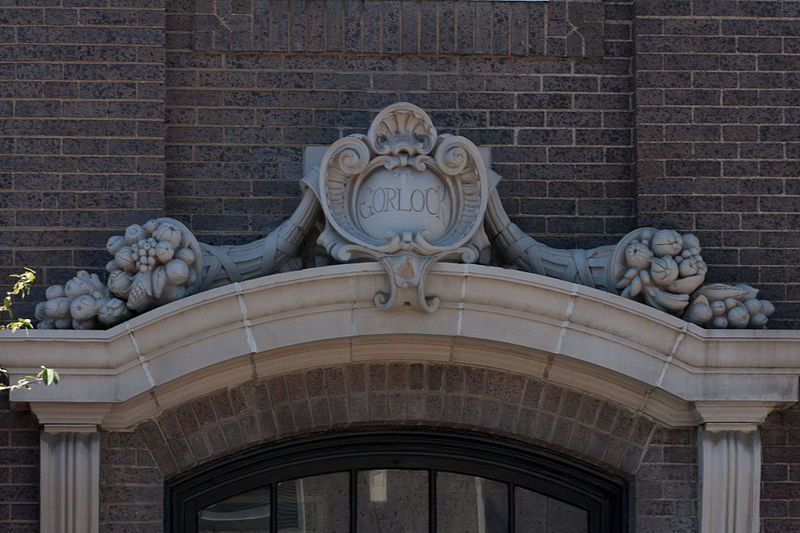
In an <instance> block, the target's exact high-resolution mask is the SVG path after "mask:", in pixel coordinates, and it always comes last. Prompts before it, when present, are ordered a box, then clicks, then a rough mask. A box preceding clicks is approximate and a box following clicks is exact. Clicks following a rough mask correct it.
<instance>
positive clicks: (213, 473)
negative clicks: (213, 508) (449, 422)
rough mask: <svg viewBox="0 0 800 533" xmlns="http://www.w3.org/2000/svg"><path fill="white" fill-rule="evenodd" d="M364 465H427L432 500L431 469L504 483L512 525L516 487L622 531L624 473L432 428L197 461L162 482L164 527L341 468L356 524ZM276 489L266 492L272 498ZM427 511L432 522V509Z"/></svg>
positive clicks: (344, 435)
mask: <svg viewBox="0 0 800 533" xmlns="http://www.w3.org/2000/svg"><path fill="white" fill-rule="evenodd" d="M369 469H413V470H428V471H429V472H430V473H431V475H430V476H429V479H430V480H431V481H430V486H431V496H430V498H435V494H434V493H435V475H433V474H434V472H435V471H447V472H456V473H461V474H467V475H473V476H480V477H485V478H489V479H495V480H498V481H503V482H507V483H509V503H510V506H509V514H510V516H511V522H512V526H511V527H512V528H513V517H514V509H513V500H514V498H513V493H514V487H515V486H519V487H523V488H526V489H529V490H533V491H535V492H538V493H541V494H544V495H546V496H548V497H551V498H555V499H558V500H562V501H564V502H566V503H569V504H570V505H575V506H578V507H581V508H583V509H586V510H587V512H588V516H589V532H590V533H627V532H628V523H627V522H628V520H627V517H628V505H629V502H628V499H629V496H628V482H627V480H626V479H625V478H623V477H622V476H620V475H617V474H616V473H613V472H608V471H606V470H603V469H601V468H599V467H597V466H595V465H592V464H590V463H587V462H585V461H581V460H579V459H576V458H573V457H569V456H566V455H563V454H561V453H558V452H555V451H553V450H549V449H546V448H542V447H539V446H535V445H533V444H529V443H524V442H521V441H518V440H514V439H510V438H506V437H500V436H496V435H490V434H485V433H478V432H474V431H466V430H456V429H448V428H430V427H362V428H351V429H347V430H337V431H328V432H323V433H315V434H310V435H305V436H301V437H292V438H287V439H282V440H279V441H275V442H271V443H266V444H262V445H258V446H255V447H252V448H249V449H246V450H243V451H240V452H237V453H234V454H231V455H229V456H226V457H223V458H221V459H218V460H216V461H212V462H210V463H207V464H204V465H201V466H198V467H196V468H194V469H192V470H190V471H188V472H185V473H182V474H179V475H177V476H175V477H173V478H171V479H169V480H167V481H166V482H165V491H164V531H165V532H166V533H195V532H196V527H197V524H196V521H197V513H198V511H199V510H200V509H203V508H204V507H206V506H208V505H210V504H212V503H215V502H218V501H221V500H224V499H225V498H228V497H230V496H233V495H235V494H239V493H242V492H246V491H249V490H252V489H256V488H258V487H263V486H265V485H268V484H276V483H278V482H280V481H286V480H290V479H296V478H302V477H306V476H313V475H320V474H329V473H334V472H342V471H350V472H351V475H350V486H351V490H350V499H351V506H350V507H351V510H350V512H351V523H352V524H355V520H354V518H355V505H354V504H353V502H354V500H353V499H354V497H355V490H354V489H355V487H354V484H355V482H356V480H355V478H356V476H355V472H356V471H358V470H369ZM273 486H274V485H273ZM275 492H276V491H274V490H272V491H271V498H273V503H274V498H275ZM271 508H272V509H275V508H276V507H271ZM273 514H274V513H273ZM430 515H431V517H430V522H431V524H432V525H433V524H435V520H436V516H435V506H432V507H431V511H430ZM431 531H435V530H434V529H431ZM512 531H513V529H512Z"/></svg>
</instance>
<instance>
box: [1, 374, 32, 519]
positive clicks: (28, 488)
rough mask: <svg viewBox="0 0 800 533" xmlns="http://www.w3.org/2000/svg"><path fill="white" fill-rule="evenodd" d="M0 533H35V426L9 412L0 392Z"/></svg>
mask: <svg viewBox="0 0 800 533" xmlns="http://www.w3.org/2000/svg"><path fill="white" fill-rule="evenodd" d="M1 382H2V381H0V383H1ZM0 531H9V532H11V531H13V532H15V533H22V532H25V533H37V532H38V531H39V425H38V423H37V422H36V418H35V417H34V416H33V415H32V414H31V413H29V412H20V411H14V410H11V409H9V405H8V393H7V392H0Z"/></svg>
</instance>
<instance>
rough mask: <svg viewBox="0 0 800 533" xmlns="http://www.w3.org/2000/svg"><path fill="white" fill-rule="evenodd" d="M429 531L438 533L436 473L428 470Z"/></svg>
mask: <svg viewBox="0 0 800 533" xmlns="http://www.w3.org/2000/svg"><path fill="white" fill-rule="evenodd" d="M428 531H429V532H430V533H436V471H435V470H428Z"/></svg>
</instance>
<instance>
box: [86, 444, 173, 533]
mask: <svg viewBox="0 0 800 533" xmlns="http://www.w3.org/2000/svg"><path fill="white" fill-rule="evenodd" d="M163 509H164V479H163V477H162V476H161V473H160V472H159V470H158V468H156V466H155V462H154V461H153V457H152V455H150V452H149V451H148V450H147V449H145V447H144V444H143V442H142V440H141V437H140V436H139V434H138V433H120V432H114V433H110V432H107V431H103V432H101V433H100V531H101V533H133V532H136V533H139V532H142V533H143V532H150V531H152V532H154V533H155V532H161V531H163V526H164V512H163Z"/></svg>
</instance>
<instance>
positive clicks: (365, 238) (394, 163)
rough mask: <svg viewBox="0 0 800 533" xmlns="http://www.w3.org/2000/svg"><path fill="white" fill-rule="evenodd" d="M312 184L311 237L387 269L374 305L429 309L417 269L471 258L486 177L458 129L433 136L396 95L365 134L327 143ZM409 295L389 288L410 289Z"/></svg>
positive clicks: (338, 255) (344, 256) (338, 253)
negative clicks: (314, 226)
mask: <svg viewBox="0 0 800 533" xmlns="http://www.w3.org/2000/svg"><path fill="white" fill-rule="evenodd" d="M318 191H319V194H320V197H321V198H320V201H321V203H322V208H323V211H324V212H325V217H326V221H327V222H326V224H327V225H326V228H325V231H324V232H323V234H322V235H321V236H320V238H319V241H318V242H319V243H320V244H321V245H322V246H323V247H325V249H326V250H327V251H328V253H329V254H330V255H331V256H332V257H333V258H334V259H336V260H338V261H342V262H349V261H353V260H359V259H363V258H371V259H375V260H378V261H379V262H380V263H381V264H382V265H383V266H384V268H386V271H387V273H388V275H389V277H390V280H391V282H392V283H391V290H390V292H389V293H379V294H378V295H376V304H377V305H378V306H379V307H381V308H384V309H385V308H388V307H391V306H393V305H396V304H399V305H406V304H407V305H411V306H412V307H417V306H418V307H421V308H423V309H425V310H428V311H433V310H434V309H436V307H437V306H438V300H437V299H436V298H435V297H427V296H425V294H424V289H423V284H424V277H425V274H426V273H427V271H428V270H429V269H430V267H431V266H432V265H433V264H434V263H435V262H436V261H438V260H440V259H458V260H461V261H463V262H465V263H471V262H475V261H477V260H478V257H479V255H480V248H481V244H480V243H483V242H484V241H486V238H485V235H484V234H483V229H482V222H483V215H484V212H485V210H486V203H487V199H488V176H487V171H486V166H485V164H484V162H483V158H482V157H481V155H480V153H479V152H478V148H477V147H476V146H475V145H474V144H473V143H472V142H471V141H469V140H468V139H466V138H464V137H460V136H451V135H438V134H437V133H436V128H434V126H433V124H432V122H431V120H430V117H428V115H427V114H426V113H425V112H424V111H423V110H422V109H420V108H418V107H416V106H414V105H412V104H408V103H398V104H394V105H392V106H389V107H387V108H386V109H384V110H383V111H382V112H381V113H379V114H378V116H377V117H375V120H374V121H373V122H372V125H371V126H370V129H369V131H368V132H367V135H351V136H349V137H345V138H343V139H340V140H339V141H337V142H335V143H334V144H332V145H331V147H330V148H329V149H328V151H327V152H326V153H325V156H324V157H323V159H322V164H321V166H320V174H319V184H318ZM415 288H416V290H417V293H416V295H415V296H414V297H413V298H410V299H407V298H397V293H398V290H399V289H400V290H405V289H409V290H410V289H415Z"/></svg>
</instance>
